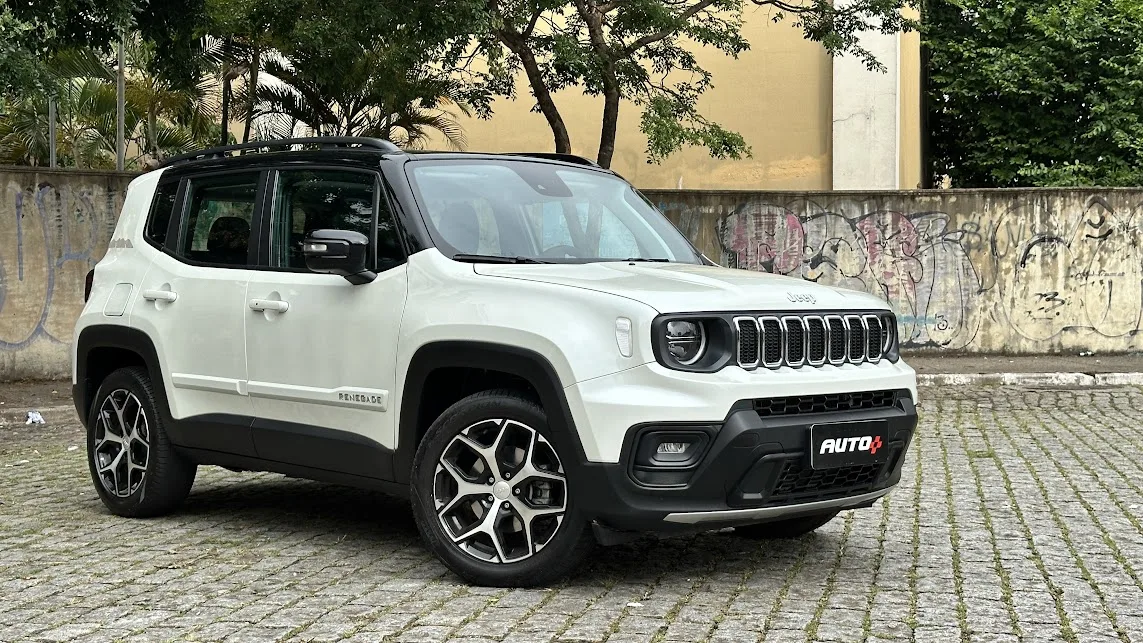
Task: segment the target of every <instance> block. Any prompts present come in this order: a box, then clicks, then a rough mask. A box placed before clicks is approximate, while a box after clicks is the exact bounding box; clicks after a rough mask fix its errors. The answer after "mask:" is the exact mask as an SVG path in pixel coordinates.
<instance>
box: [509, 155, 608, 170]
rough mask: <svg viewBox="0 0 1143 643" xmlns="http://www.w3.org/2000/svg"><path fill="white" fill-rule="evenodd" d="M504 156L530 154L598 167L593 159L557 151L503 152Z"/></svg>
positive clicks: (536, 156)
mask: <svg viewBox="0 0 1143 643" xmlns="http://www.w3.org/2000/svg"><path fill="white" fill-rule="evenodd" d="M503 154H504V156H532V157H535V158H538V159H551V160H553V161H563V162H565V163H575V164H576V165H590V166H591V167H599V164H598V163H596V162H595V161H593V160H591V159H589V158H586V157H583V156H578V155H575V154H561V153H559V152H504V153H503Z"/></svg>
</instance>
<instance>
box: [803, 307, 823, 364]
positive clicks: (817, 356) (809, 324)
mask: <svg viewBox="0 0 1143 643" xmlns="http://www.w3.org/2000/svg"><path fill="white" fill-rule="evenodd" d="M825 358H826V329H825V321H824V320H823V319H822V318H821V317H807V318H806V359H808V360H809V361H810V362H811V363H814V364H820V363H822V362H823V361H825Z"/></svg>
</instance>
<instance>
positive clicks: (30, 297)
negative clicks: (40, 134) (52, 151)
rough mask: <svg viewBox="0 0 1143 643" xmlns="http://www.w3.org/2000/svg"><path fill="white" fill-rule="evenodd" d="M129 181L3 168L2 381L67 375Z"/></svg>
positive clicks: (0, 228)
mask: <svg viewBox="0 0 1143 643" xmlns="http://www.w3.org/2000/svg"><path fill="white" fill-rule="evenodd" d="M131 176H132V175H129V174H119V173H114V172H112V173H76V172H60V171H42V170H41V171H34V170H30V169H22V168H3V169H0V379H13V378H40V377H70V373H71V366H70V359H71V353H70V345H71V333H72V328H73V326H74V325H75V319H76V317H78V316H79V313H80V310H81V309H82V308H83V287H84V277H85V275H86V274H87V271H88V270H90V269H91V268H92V267H93V266H95V264H96V262H98V261H99V259H100V258H101V257H102V256H103V253H104V251H105V250H106V249H107V243H108V241H109V240H110V239H111V232H112V230H113V229H114V227H115V221H116V219H117V218H118V216H119V209H120V208H121V207H122V205H123V196H124V193H125V192H126V188H127V183H128V182H129V181H130V179H131Z"/></svg>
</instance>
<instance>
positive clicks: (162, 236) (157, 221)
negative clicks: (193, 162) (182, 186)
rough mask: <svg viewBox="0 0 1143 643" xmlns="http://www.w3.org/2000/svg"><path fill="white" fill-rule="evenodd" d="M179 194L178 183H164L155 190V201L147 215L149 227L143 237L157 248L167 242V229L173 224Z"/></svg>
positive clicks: (144, 231)
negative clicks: (173, 213)
mask: <svg viewBox="0 0 1143 643" xmlns="http://www.w3.org/2000/svg"><path fill="white" fill-rule="evenodd" d="M178 192H179V184H178V182H177V181H175V182H171V183H162V184H160V185H159V187H158V188H157V189H156V190H155V200H154V201H153V202H152V203H151V212H150V214H148V215H147V227H146V228H145V229H144V230H143V236H144V237H145V238H147V239H148V240H149V241H151V242H152V243H154V244H155V245H157V246H160V247H161V246H162V245H163V244H164V243H166V241H167V227H168V226H169V225H170V223H171V213H172V212H173V211H174V209H175V196H176V195H177V194H178Z"/></svg>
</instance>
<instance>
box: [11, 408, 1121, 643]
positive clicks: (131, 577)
mask: <svg viewBox="0 0 1143 643" xmlns="http://www.w3.org/2000/svg"><path fill="white" fill-rule="evenodd" d="M921 393H922V401H921V425H920V430H919V433H918V435H917V436H916V438H915V439H914V442H913V445H912V448H911V450H910V452H909V455H908V457H907V460H906V464H905V470H904V473H903V475H902V479H901V483H900V485H899V487H898V488H897V489H896V490H895V491H894V492H893V493H892V494H890V495H889V496H888V497H887V498H886V499H885V500H882V501H880V502H879V503H878V504H877V505H875V506H874V507H873V508H871V509H865V510H859V511H855V512H846V513H843V514H841V515H840V516H839V517H838V518H837V519H836V520H834V521H833V522H831V523H830V524H828V525H826V526H825V527H823V528H821V529H820V530H818V532H817V533H815V534H814V535H812V536H809V537H806V538H802V539H797V540H794V541H781V542H758V541H749V540H746V539H741V538H737V537H736V536H735V535H734V533H733V531H730V530H724V531H721V532H716V533H710V534H702V535H698V536H688V537H684V538H672V539H653V538H647V539H642V540H639V541H637V542H634V543H629V544H625V545H620V546H616V547H612V548H604V549H600V550H598V551H597V552H596V554H595V555H594V556H593V558H592V559H590V560H589V561H588V562H587V564H586V565H585V566H584V568H583V569H582V570H580V572H579V573H578V574H577V575H576V576H574V577H572V578H570V579H568V580H567V581H566V582H564V583H562V584H560V585H559V586H557V587H555V588H552V589H527V590H524V589H521V590H504V589H499V588H480V587H467V586H465V585H463V584H462V583H461V582H460V581H459V579H457V578H456V577H455V576H453V575H451V573H449V572H448V571H447V569H445V568H444V567H443V565H441V564H440V563H439V562H437V561H436V560H435V559H433V558H432V556H430V555H429V553H428V552H427V551H426V550H425V549H424V547H423V546H422V545H421V543H420V541H419V539H418V537H417V533H416V529H415V527H414V526H413V522H412V517H411V515H410V514H409V510H408V505H407V502H406V501H403V500H400V499H395V498H389V497H386V496H384V495H381V494H377V493H373V492H366V491H357V490H352V489H345V488H342V487H336V486H331V485H325V484H319V483H314V482H307V481H301V480H293V479H288V478H284V477H281V476H277V475H272V474H250V473H236V472H231V471H226V470H222V469H218V468H212V467H204V468H202V469H201V470H200V471H199V475H198V478H197V480H196V483H195V487H194V489H193V490H192V492H191V495H190V498H189V499H188V501H187V503H186V505H185V506H184V507H183V508H182V509H181V510H180V511H178V512H176V513H175V514H172V515H170V516H166V517H162V518H157V519H153V520H140V521H133V520H127V519H122V518H118V517H115V516H112V515H111V514H110V513H109V512H107V511H106V510H105V509H104V508H103V507H102V505H101V504H100V503H99V502H98V500H97V499H96V498H95V496H94V494H93V493H92V490H91V480H90V477H89V475H88V472H87V469H86V466H85V464H84V460H83V457H82V452H78V453H77V452H68V451H67V450H66V446H67V445H70V444H81V443H82V441H83V436H82V432H81V430H80V428H79V426H78V423H76V422H73V423H71V424H67V425H59V426H52V427H50V430H48V431H47V432H45V433H43V434H37V435H38V436H39V437H37V438H36V440H37V441H35V442H27V441H23V442H21V441H16V442H15V443H14V444H15V446H12V444H13V443H11V442H5V441H0V464H3V463H6V462H10V461H20V460H25V459H26V460H29V462H28V463H27V464H25V465H22V466H20V467H4V466H0V489H2V490H3V503H4V504H2V505H0V596H3V597H4V600H3V601H0V641H5V642H6V641H45V642H46V641H66V642H68V643H71V642H73V641H110V640H123V641H259V642H260V641H281V640H291V641H294V640H296V641H309V642H312V643H316V642H317V641H370V642H375V641H381V640H393V641H466V642H467V643H488V642H490V641H509V642H512V643H515V642H517V641H519V642H521V643H529V642H532V641H536V642H540V641H544V642H550V641H554V640H557V641H591V642H593V643H594V642H596V641H601V640H604V639H606V640H607V641H609V642H615V641H651V640H655V641H720V642H735V643H737V642H739V641H755V640H765V641H805V640H806V639H807V631H810V632H814V633H816V635H815V636H814V637H813V638H814V640H818V641H855V640H868V641H914V642H916V643H921V642H924V641H934V642H936V641H941V642H943V641H957V640H968V641H973V642H979V643H1010V642H1013V641H1017V640H1023V641H1037V642H1039V641H1063V640H1069V639H1070V640H1078V641H1083V642H1085V643H1086V642H1089V641H1092V642H1101V641H1105V640H1106V641H1115V640H1123V639H1126V640H1128V641H1139V642H1143V578H1141V577H1140V574H1141V573H1143V565H1141V564H1140V562H1139V561H1141V560H1143V460H1140V459H1139V458H1138V457H1137V454H1138V453H1139V451H1140V450H1143V390H1141V389H1137V388H1129V387H1107V388H1094V387H1088V388H1085V389H1066V388H1020V387H1000V388H971V387H960V388H956V387H944V388H922V390H921ZM18 402H19V400H12V401H11V402H9V403H10V404H17V405H18ZM886 505H887V509H886ZM633 603H638V604H639V605H637V606H636V605H631V604H633ZM1112 620H1114V622H1115V624H1116V625H1117V626H1118V628H1119V632H1121V633H1122V634H1123V639H1121V638H1120V637H1119V636H1118V635H1117V632H1116V631H1115V629H1114V628H1113V627H1112ZM808 628H809V629H808ZM1017 628H1018V629H1017Z"/></svg>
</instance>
